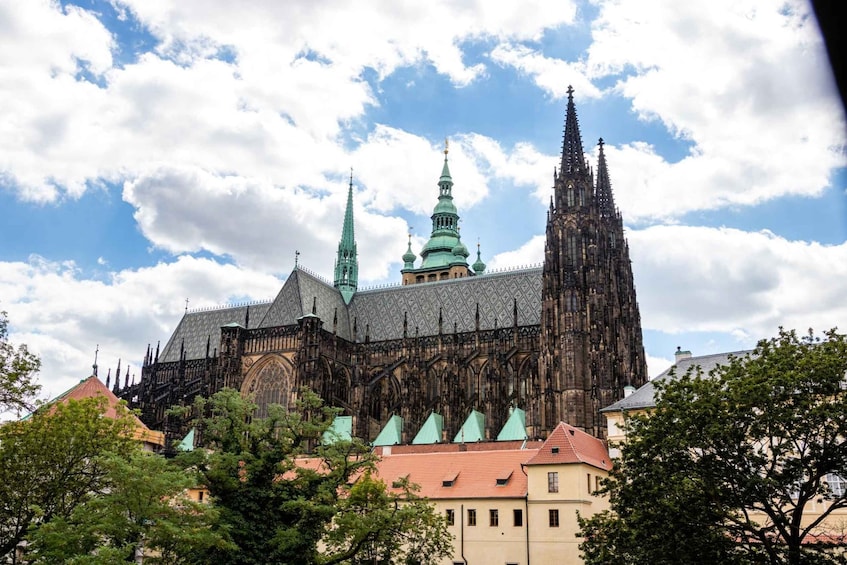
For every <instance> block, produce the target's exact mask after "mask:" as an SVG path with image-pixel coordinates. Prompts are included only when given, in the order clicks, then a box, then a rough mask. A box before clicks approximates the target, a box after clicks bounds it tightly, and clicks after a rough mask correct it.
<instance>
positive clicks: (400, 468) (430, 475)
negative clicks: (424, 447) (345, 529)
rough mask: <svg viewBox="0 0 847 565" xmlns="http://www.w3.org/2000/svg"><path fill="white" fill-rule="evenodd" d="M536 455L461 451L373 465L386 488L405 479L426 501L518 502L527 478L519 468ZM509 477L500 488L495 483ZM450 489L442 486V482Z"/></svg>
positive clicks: (386, 458) (417, 455) (395, 457)
mask: <svg viewBox="0 0 847 565" xmlns="http://www.w3.org/2000/svg"><path fill="white" fill-rule="evenodd" d="M536 453H537V451H536V450H534V449H524V450H495V451H461V452H450V453H413V454H405V455H393V454H392V455H383V457H382V459H381V460H380V461H379V462H378V463H377V476H378V477H379V478H380V479H382V480H383V481H385V484H387V485H388V486H389V487H390V486H391V485H392V483H394V481H396V480H398V479H401V478H404V477H408V479H409V481H410V482H412V483H415V484H418V485H420V487H421V490H420V492H419V493H418V494H419V495H421V496H425V497H427V498H430V499H445V498H522V497H524V496H526V491H527V478H526V475H524V473H523V472H522V471H521V465H522V464H524V463H526V462H527V461H529V459H530V458H532V457H533V455H535V454H536ZM509 472H511V476H509V479H508V481H506V484H504V485H498V484H497V479H499V478H502V477H504V476H508V475H509ZM445 481H448V482H451V483H452V484H451V486H444V482H445Z"/></svg>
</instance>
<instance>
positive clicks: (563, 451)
mask: <svg viewBox="0 0 847 565" xmlns="http://www.w3.org/2000/svg"><path fill="white" fill-rule="evenodd" d="M563 463H585V464H587V465H591V466H593V467H597V468H598V469H603V470H605V471H609V470H611V469H612V460H611V458H610V457H609V452H608V451H607V450H606V445H605V444H604V443H603V441H602V440H600V439H598V438H596V437H594V436H592V435H590V434H587V433H585V432H583V431H582V430H579V429H577V428H574V427H573V426H571V425H570V424H566V423H564V422H560V423H559V425H558V426H556V428H555V429H554V430H553V431H552V432H551V433H550V435H549V436H547V439H546V440H545V441H544V445H542V446H541V449H539V450H538V452H537V454H536V455H535V456H534V457H533V458H532V459H530V460H529V461H528V462H527V465H560V464H563Z"/></svg>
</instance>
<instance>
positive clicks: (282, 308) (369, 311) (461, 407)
mask: <svg viewBox="0 0 847 565" xmlns="http://www.w3.org/2000/svg"><path fill="white" fill-rule="evenodd" d="M444 153H445V159H444V164H443V168H442V173H441V177H440V179H439V182H438V190H439V193H438V201H437V204H436V206H435V209H434V212H433V215H432V234H431V237H430V239H429V241H428V242H427V244H426V245H425V246H424V248H423V249H422V250H421V253H420V258H421V263H420V266H418V267H415V262H416V260H417V259H418V257H417V255H415V253H414V252H413V251H412V249H411V243H409V245H408V248H407V251H406V253H405V254H404V255H403V257H402V259H403V263H404V267H403V269H402V271H401V276H402V285H398V286H396V287H389V288H379V289H371V290H358V289H357V278H358V256H357V251H356V243H355V238H354V234H353V205H352V198H353V185H352V178H351V182H350V189H349V192H348V198H347V208H346V213H345V217H344V225H343V228H342V237H341V241H340V243H339V246H338V255H337V258H336V263H335V265H336V266H335V277H334V284H332V283H329V282H328V281H324V280H322V279H321V278H320V277H319V276H317V275H315V274H314V273H311V272H310V271H308V270H307V269H304V268H303V267H301V266H295V268H294V271H293V272H292V273H291V275H290V276H289V277H288V279H287V280H286V281H285V283H284V285H283V287H282V289H281V290H280V292H279V294H278V295H277V297H276V298H275V299H274V300H273V301H271V302H266V303H257V304H251V305H244V306H235V307H227V308H219V309H211V310H201V311H189V312H186V314H185V316H184V317H183V318H182V320H181V321H180V323H179V325H178V326H177V328H176V330H175V331H174V333H173V335H172V336H171V338H170V340H169V341H168V343H167V344H166V345H165V347H164V348H163V349H162V350H161V351H159V348H158V347H157V348H156V350H155V351H153V350H151V349H150V348H148V351H147V354H146V356H145V361H144V366H143V369H142V378H141V381H140V382H139V383H135V384H132V385H130V386H126V384H125V386H124V388H123V389H121V390H119V389H118V388H117V387H118V383H117V379H116V383H115V387H116V388H115V390H116V393H117V394H119V395H120V396H121V397H123V398H124V399H126V400H127V401H128V402H129V404H130V406H131V407H132V408H138V409H140V411H141V418H142V420H143V421H144V423H145V424H147V425H148V426H150V427H151V428H153V429H161V430H163V431H165V432H166V433H168V434H170V435H171V437H172V438H175V437H177V436H178V434H180V433H182V432H183V430H184V424H183V423H182V422H179V421H174V420H173V418H169V417H168V416H167V415H166V411H167V409H168V408H170V407H171V406H174V405H184V404H188V403H190V402H191V401H192V399H193V398H194V397H195V396H197V395H203V396H209V395H211V394H214V393H215V392H216V391H218V390H220V389H221V388H224V387H234V388H238V389H240V390H241V391H242V392H243V393H244V394H250V395H253V397H254V398H255V401H256V402H257V404H258V405H259V412H260V414H264V413H266V410H267V406H268V405H269V404H281V405H283V406H292V404H293V402H294V401H295V400H296V397H297V393H298V391H299V390H300V389H301V388H302V387H308V388H311V389H312V390H314V391H316V392H317V393H318V394H320V395H321V397H322V398H323V399H324V401H325V402H326V403H327V404H330V405H332V406H337V407H339V408H341V409H342V410H343V412H342V414H343V415H347V416H351V417H352V421H353V429H352V432H353V433H354V434H355V435H357V436H358V437H361V438H362V439H364V440H366V441H372V440H374V438H375V437H376V436H377V435H378V434H379V432H380V430H381V429H382V428H383V426H385V425H386V423H387V422H388V421H389V419H391V417H392V416H400V417H401V418H402V422H403V430H402V440H403V441H404V442H410V441H411V440H412V438H413V437H414V436H415V434H416V433H417V431H418V430H420V429H421V426H422V425H423V424H424V422H425V421H426V420H427V418H428V417H429V416H430V414H431V413H433V412H434V413H436V414H439V415H440V416H441V417H442V419H443V432H442V433H443V439H444V440H446V441H449V440H450V439H452V438H454V437H456V434H457V433H459V430H460V429H461V428H462V424H463V423H464V422H465V420H466V418H468V416H469V415H470V414H471V413H472V412H473V411H476V412H474V414H475V415H476V416H477V417H479V414H481V415H482V418H481V420H482V421H483V422H484V423H483V426H484V436H485V438H487V439H495V438H496V437H497V435H498V431H500V430H501V429H502V428H503V426H504V424H505V423H506V421H507V419H508V418H509V416H510V414H511V413H512V411H513V410H514V409H515V408H519V409H521V410H523V411H524V412H525V420H526V422H525V424H526V432H527V435H528V436H529V437H531V438H544V437H546V436H547V434H549V433H550V432H551V431H552V430H553V429H554V428H555V427H556V426H557V425H558V423H559V422H560V421H564V422H567V423H569V424H571V425H573V426H575V427H577V428H581V429H583V430H585V431H586V432H588V433H590V434H593V435H595V436H597V437H604V435H605V421H604V419H603V417H602V416H601V414H600V412H599V410H600V409H601V408H603V407H605V406H608V405H610V404H612V403H613V402H615V401H616V400H619V399H620V398H622V397H623V394H624V387H626V386H628V385H629V386H634V387H638V386H640V385H642V384H644V383H645V382H646V379H647V367H646V362H645V358H644V349H643V346H642V337H641V321H640V315H639V312H638V304H637V302H636V298H635V286H634V283H633V277H632V269H631V266H630V261H629V249H628V246H627V242H626V239H625V238H624V233H623V221H622V218H621V215H620V212H619V211H618V210H617V208H616V207H615V205H614V200H613V197H612V189H611V182H610V180H609V174H608V170H607V165H606V159H605V155H604V152H603V144H602V140H600V150H599V159H598V163H597V171H596V172H597V174H596V178H595V176H594V172H593V171H592V170H591V169H590V168H589V166H588V164H587V162H586V160H585V157H584V154H583V146H582V140H581V136H580V131H579V124H578V122H577V116H576V109H575V107H574V102H573V91H572V90H571V89H569V93H568V103H567V113H566V119H565V134H564V141H563V147H562V157H561V163H560V165H559V167H558V170H556V171H555V173H554V179H553V186H554V193H553V197H552V199H551V202H550V208H549V210H548V212H547V228H546V245H545V254H544V264H543V267H538V268H529V269H516V270H512V271H505V272H496V273H486V272H485V264H484V263H483V262H482V259H481V257H480V251H479V249H477V258H476V262H475V263H474V264H473V265H469V264H468V261H467V259H468V256H469V252H468V250H467V247H465V245H464V244H463V243H462V242H461V237H460V233H459V230H458V223H459V222H458V220H459V216H458V211H457V210H456V207H455V205H454V204H453V202H452V200H453V198H452V189H453V181H452V177H451V175H450V171H449V167H448V161H447V150H446V149H445V152H444Z"/></svg>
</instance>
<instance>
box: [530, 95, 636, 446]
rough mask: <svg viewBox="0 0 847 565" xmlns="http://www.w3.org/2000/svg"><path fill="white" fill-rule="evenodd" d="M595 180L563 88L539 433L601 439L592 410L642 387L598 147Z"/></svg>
mask: <svg viewBox="0 0 847 565" xmlns="http://www.w3.org/2000/svg"><path fill="white" fill-rule="evenodd" d="M599 145H600V149H599V159H598V164H597V179H596V184H595V179H594V174H593V172H592V170H591V169H590V167H589V166H588V164H587V162H586V160H585V155H584V154H583V147H582V138H581V135H580V131H579V123H578V121H577V116H576V108H575V106H574V101H573V89H572V88H571V87H568V105H567V115H566V118H565V132H564V140H563V142H562V159H561V163H560V164H559V168H558V170H554V172H553V197H552V199H551V201H550V208H549V210H548V212H547V238H546V243H545V249H544V272H543V276H542V291H541V292H542V312H541V344H540V345H541V351H540V357H539V380H540V383H539V384H540V387H541V397H540V398H538V399H537V402H538V403H539V409H540V413H541V418H542V420H541V427H542V428H543V429H552V428H553V427H554V426H555V424H556V422H558V421H560V420H563V421H565V422H567V423H569V424H571V425H573V426H575V427H578V428H581V429H583V430H585V431H586V432H588V433H590V434H592V435H594V436H597V437H605V431H606V430H605V420H604V418H603V417H602V416H601V414H600V412H599V410H600V409H601V408H603V407H604V406H608V405H610V404H612V403H613V402H615V401H616V400H618V399H620V398H622V397H623V388H624V387H625V386H627V385H632V386H635V387H638V386H640V385H642V384H643V383H645V382H646V380H647V365H646V361H645V358H644V347H643V345H642V336H641V318H640V315H639V312H638V304H637V302H636V299H635V285H634V283H633V278H632V268H631V266H630V261H629V248H628V246H627V242H626V240H625V239H624V233H623V220H622V218H621V215H620V212H619V211H618V210H617V209H616V208H615V204H614V199H613V197H612V186H611V182H610V180H609V174H608V170H607V167H606V157H605V154H604V152H603V140H602V139H601V140H600V143H599Z"/></svg>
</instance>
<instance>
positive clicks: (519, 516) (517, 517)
mask: <svg viewBox="0 0 847 565" xmlns="http://www.w3.org/2000/svg"><path fill="white" fill-rule="evenodd" d="M512 517H513V518H514V522H515V526H523V510H521V509H520V508H515V509H514V510H513V511H512Z"/></svg>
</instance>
